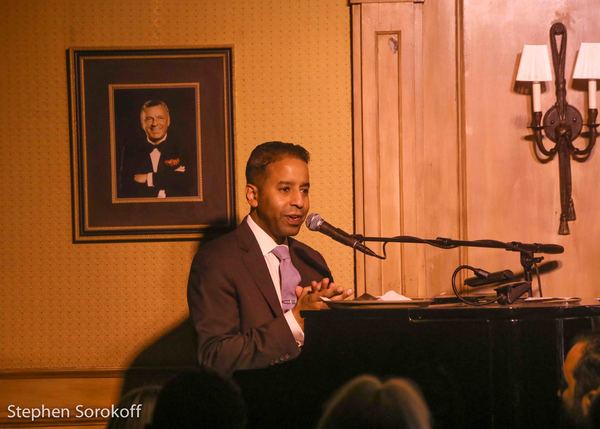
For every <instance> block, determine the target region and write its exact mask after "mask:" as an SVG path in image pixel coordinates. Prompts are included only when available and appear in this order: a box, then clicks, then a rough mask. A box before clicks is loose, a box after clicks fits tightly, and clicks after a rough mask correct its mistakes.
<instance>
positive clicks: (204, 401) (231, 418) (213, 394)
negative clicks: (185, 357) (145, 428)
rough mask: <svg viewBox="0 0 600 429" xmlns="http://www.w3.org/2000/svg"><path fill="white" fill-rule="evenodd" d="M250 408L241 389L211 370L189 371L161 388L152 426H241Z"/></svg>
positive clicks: (192, 428)
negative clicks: (247, 407)
mask: <svg viewBox="0 0 600 429" xmlns="http://www.w3.org/2000/svg"><path fill="white" fill-rule="evenodd" d="M245 424H246V407H245V405H244V400H243V398H242V395H241V393H240V390H239V388H238V387H237V386H236V385H235V384H234V383H233V382H232V381H230V380H228V379H225V378H223V377H222V376H220V375H219V374H217V373H216V372H213V371H211V370H207V369H201V370H197V371H189V372H185V373H182V374H179V375H178V376H176V377H175V378H173V379H172V380H170V381H169V382H168V383H167V384H165V386H164V387H163V389H162V390H161V392H160V394H159V396H158V400H157V402H156V408H155V410H154V416H153V419H152V429H204V428H206V429H241V428H243V427H244V426H245Z"/></svg>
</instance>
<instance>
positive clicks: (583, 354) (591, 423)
mask: <svg viewBox="0 0 600 429" xmlns="http://www.w3.org/2000/svg"><path fill="white" fill-rule="evenodd" d="M563 377H564V386H563V388H562V389H561V391H560V395H561V399H562V406H563V411H564V417H565V420H566V426H567V427H572V428H590V427H594V428H597V427H600V426H598V421H599V417H600V416H599V413H600V410H598V408H599V407H600V403H598V396H599V395H598V393H599V392H600V331H593V332H589V333H586V334H583V335H580V336H578V337H577V338H576V339H575V341H574V343H573V347H571V349H570V350H569V352H568V353H567V356H566V358H565V362H564V364H563ZM592 404H594V405H593V406H592Z"/></svg>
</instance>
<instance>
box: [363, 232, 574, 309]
mask: <svg viewBox="0 0 600 429" xmlns="http://www.w3.org/2000/svg"><path fill="white" fill-rule="evenodd" d="M352 237H353V238H354V239H356V240H358V241H360V242H361V243H364V242H374V243H383V256H381V255H377V254H376V255H375V256H376V257H377V258H379V259H386V258H387V254H386V250H385V248H386V246H387V245H388V244H389V243H418V244H428V245H430V246H434V247H438V248H441V249H454V248H456V247H483V248H492V249H504V250H507V251H510V252H519V254H520V262H521V266H522V267H523V279H524V281H522V282H516V283H509V284H506V285H503V286H499V287H497V288H496V289H495V290H496V293H497V299H496V300H494V301H498V302H499V303H500V304H512V303H513V302H515V301H516V300H517V299H518V298H520V297H521V296H522V295H524V294H525V293H527V294H528V295H529V296H530V297H532V296H533V290H532V287H531V284H532V281H533V269H534V267H535V265H536V264H538V263H540V262H541V261H542V260H543V259H544V258H543V257H542V256H537V257H536V256H535V253H563V252H564V248H563V247H562V246H559V245H557V244H540V243H519V242H517V241H511V242H508V243H505V242H502V241H497V240H454V239H451V238H443V237H438V238H435V239H425V238H418V237H412V236H409V235H399V236H396V237H365V236H363V235H360V234H355V235H353V236H352ZM459 298H460V297H459Z"/></svg>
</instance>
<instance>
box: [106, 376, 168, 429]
mask: <svg viewBox="0 0 600 429" xmlns="http://www.w3.org/2000/svg"><path fill="white" fill-rule="evenodd" d="M160 389H161V387H160V386H144V387H140V388H137V389H133V390H132V391H130V392H129V393H127V394H126V395H125V396H123V397H122V398H121V400H120V401H119V404H118V405H117V408H119V409H126V410H129V409H132V406H135V405H138V404H141V410H140V412H139V415H138V414H137V412H136V414H133V415H130V416H128V417H117V418H112V419H111V420H110V421H109V422H108V425H107V426H106V428H107V429H145V428H146V427H147V426H148V425H149V424H150V423H151V421H152V414H153V412H154V406H155V405H156V399H157V398H158V393H159V392H160Z"/></svg>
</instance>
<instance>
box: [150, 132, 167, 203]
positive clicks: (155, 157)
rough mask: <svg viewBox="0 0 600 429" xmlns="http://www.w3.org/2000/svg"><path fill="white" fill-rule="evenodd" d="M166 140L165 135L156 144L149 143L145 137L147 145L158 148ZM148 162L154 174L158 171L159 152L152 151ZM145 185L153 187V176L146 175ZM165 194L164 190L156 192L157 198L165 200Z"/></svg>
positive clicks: (151, 174)
mask: <svg viewBox="0 0 600 429" xmlns="http://www.w3.org/2000/svg"><path fill="white" fill-rule="evenodd" d="M166 139H167V135H166V134H165V136H164V137H163V138H162V139H160V140H159V141H157V142H153V141H151V140H150V139H149V138H148V137H146V141H147V142H148V143H150V144H151V145H152V146H158V145H159V144H161V143H162V142H164V141H165V140H166ZM150 161H151V162H152V171H153V172H154V173H156V172H157V171H158V162H159V161H160V150H158V149H153V150H152V152H150ZM146 183H147V185H148V187H150V188H153V187H154V176H153V173H148V175H147V176H146ZM166 196H167V194H166V192H165V190H164V189H160V190H159V191H158V195H157V198H166Z"/></svg>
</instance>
